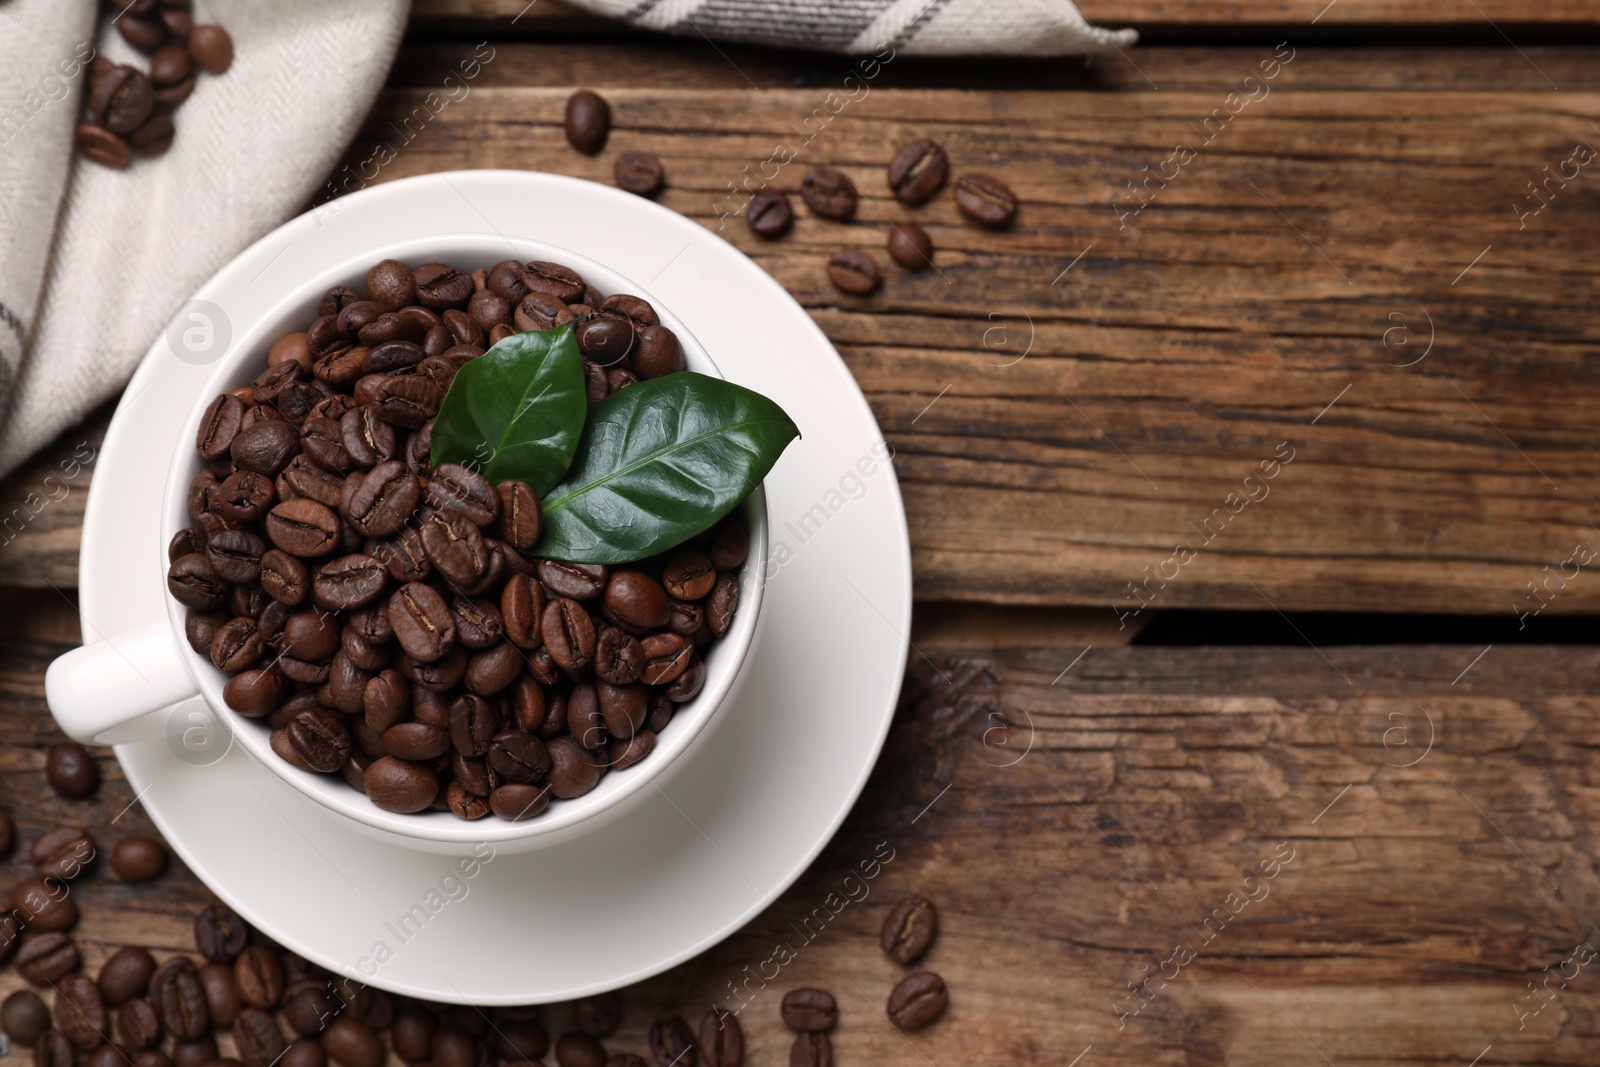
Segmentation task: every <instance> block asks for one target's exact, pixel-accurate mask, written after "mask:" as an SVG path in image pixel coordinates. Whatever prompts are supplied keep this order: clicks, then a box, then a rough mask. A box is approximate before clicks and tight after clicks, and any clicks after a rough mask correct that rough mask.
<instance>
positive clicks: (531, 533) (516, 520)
mask: <svg viewBox="0 0 1600 1067" xmlns="http://www.w3.org/2000/svg"><path fill="white" fill-rule="evenodd" d="M494 491H495V495H496V497H498V499H499V520H498V521H497V522H496V524H495V530H494V534H495V536H496V537H498V538H500V540H502V541H504V542H506V543H507V544H508V545H510V546H511V547H512V548H516V549H521V550H522V551H524V552H526V551H528V550H529V549H531V548H533V546H534V545H535V544H537V543H538V540H539V526H540V519H539V498H538V497H537V496H535V495H534V493H533V490H532V489H530V488H528V485H527V483H526V482H517V481H505V482H501V483H500V484H499V485H497V486H495V487H494Z"/></svg>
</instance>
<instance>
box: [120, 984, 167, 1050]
mask: <svg viewBox="0 0 1600 1067" xmlns="http://www.w3.org/2000/svg"><path fill="white" fill-rule="evenodd" d="M116 1020H117V1037H119V1038H120V1039H121V1040H122V1043H123V1045H124V1046H126V1047H127V1048H129V1049H132V1050H133V1051H135V1052H143V1051H144V1050H145V1049H150V1048H155V1047H156V1046H157V1045H159V1044H161V1015H160V1013H158V1012H157V1011H156V1009H155V1005H153V1004H151V1003H150V1002H149V1001H148V1000H146V999H145V998H143V997H133V998H131V999H129V1000H128V1001H127V1002H126V1003H124V1004H123V1005H122V1006H121V1007H119V1008H118V1009H117V1014H116Z"/></svg>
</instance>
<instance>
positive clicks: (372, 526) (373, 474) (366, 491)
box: [340, 459, 492, 537]
mask: <svg viewBox="0 0 1600 1067" xmlns="http://www.w3.org/2000/svg"><path fill="white" fill-rule="evenodd" d="M486 484H487V483H486ZM491 495H492V494H491ZM421 496H422V483H421V481H420V480H419V479H418V478H417V476H416V475H415V474H412V473H411V472H410V471H409V470H407V469H406V465H405V464H404V463H401V462H400V461H399V460H394V459H391V460H389V461H388V462H386V463H380V464H378V465H377V466H376V467H373V468H372V469H371V470H370V471H368V472H367V473H366V475H365V476H364V477H363V478H362V479H361V483H360V485H359V486H358V487H357V488H356V490H355V491H354V492H353V493H351V494H350V498H349V504H348V506H347V507H341V508H340V513H341V514H343V515H344V517H345V518H346V519H349V520H350V525H351V526H354V527H355V528H356V529H357V530H358V531H359V532H360V533H361V534H362V536H364V537H387V536H389V535H390V534H392V533H394V532H395V531H397V530H399V529H400V528H401V527H402V526H404V525H405V523H406V520H407V519H409V518H410V517H411V513H412V512H413V511H415V510H416V507H417V501H418V500H419V499H420V498H421Z"/></svg>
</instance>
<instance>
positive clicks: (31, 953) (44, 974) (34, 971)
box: [17, 933, 80, 986]
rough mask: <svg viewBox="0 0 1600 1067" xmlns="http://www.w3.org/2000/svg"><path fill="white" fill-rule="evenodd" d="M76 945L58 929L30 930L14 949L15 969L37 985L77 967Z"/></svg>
mask: <svg viewBox="0 0 1600 1067" xmlns="http://www.w3.org/2000/svg"><path fill="white" fill-rule="evenodd" d="M79 962H80V960H79V957H78V946H77V945H74V944H73V943H72V940H71V939H70V938H68V937H67V935H66V934H62V933H42V934H34V935H33V936H31V937H29V938H28V939H27V940H25V941H23V942H22V947H21V948H19V949H18V950H17V973H18V974H20V975H22V977H24V978H26V979H27V980H28V981H29V982H32V983H33V984H34V985H37V986H44V985H50V984H51V983H53V982H55V981H57V980H58V979H59V978H60V977H61V976H62V975H64V974H71V973H72V972H73V971H75V970H77V969H78V964H79Z"/></svg>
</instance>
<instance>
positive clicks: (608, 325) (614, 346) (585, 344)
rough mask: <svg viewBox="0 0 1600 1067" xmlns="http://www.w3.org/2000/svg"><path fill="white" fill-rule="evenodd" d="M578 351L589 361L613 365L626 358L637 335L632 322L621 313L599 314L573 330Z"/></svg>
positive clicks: (606, 365)
mask: <svg viewBox="0 0 1600 1067" xmlns="http://www.w3.org/2000/svg"><path fill="white" fill-rule="evenodd" d="M575 336H576V338H577V342H578V351H579V352H580V353H582V354H583V358H584V359H586V360H588V361H589V362H590V363H594V364H597V365H599V366H601V367H615V366H617V365H619V364H620V363H621V362H622V361H623V360H625V359H627V358H628V354H629V353H630V352H632V351H633V348H634V343H635V342H636V341H637V339H638V336H637V333H636V331H635V329H634V325H633V323H632V322H631V321H630V320H629V319H627V318H626V317H624V316H621V315H601V316H599V317H597V318H593V319H590V320H589V321H588V322H585V323H583V324H582V325H580V326H579V327H578V328H577V330H576V331H575Z"/></svg>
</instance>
